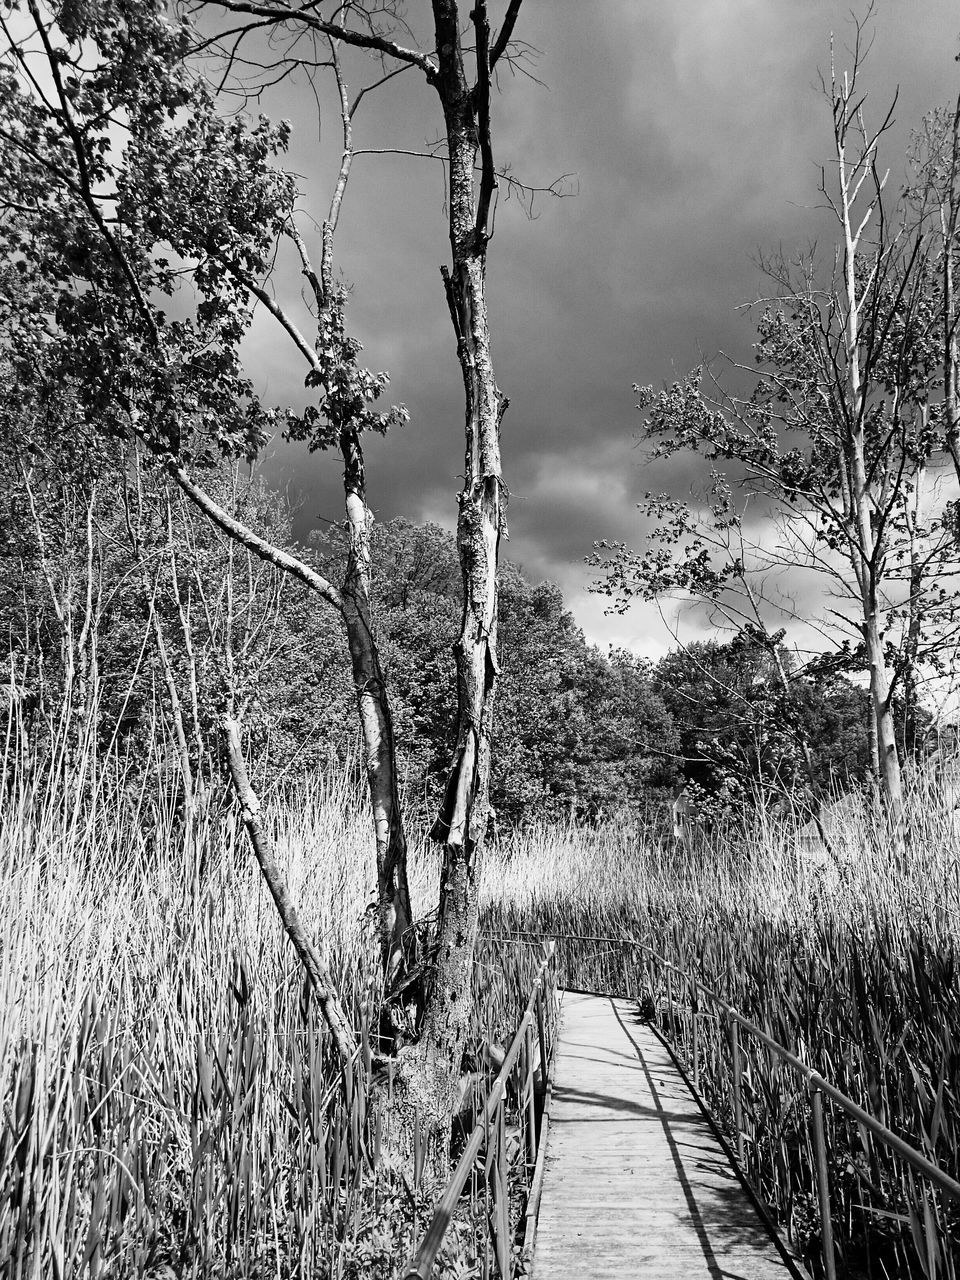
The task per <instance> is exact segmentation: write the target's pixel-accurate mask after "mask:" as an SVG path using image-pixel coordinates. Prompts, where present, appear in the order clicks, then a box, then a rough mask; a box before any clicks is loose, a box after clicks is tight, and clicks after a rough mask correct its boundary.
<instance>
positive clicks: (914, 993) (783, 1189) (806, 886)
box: [485, 775, 960, 1280]
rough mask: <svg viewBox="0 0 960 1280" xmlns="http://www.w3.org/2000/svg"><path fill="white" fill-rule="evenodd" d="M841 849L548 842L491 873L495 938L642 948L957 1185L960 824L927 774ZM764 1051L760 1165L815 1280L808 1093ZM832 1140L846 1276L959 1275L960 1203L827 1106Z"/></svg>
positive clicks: (588, 973) (650, 996)
mask: <svg viewBox="0 0 960 1280" xmlns="http://www.w3.org/2000/svg"><path fill="white" fill-rule="evenodd" d="M837 853H838V860H837V862H836V863H834V862H833V861H831V860H830V859H828V858H825V857H823V856H822V855H819V856H818V855H811V854H809V853H807V852H805V851H804V849H803V847H802V842H801V839H800V835H799V831H798V830H797V829H796V828H795V827H790V826H789V825H788V826H783V825H773V824H771V823H769V822H765V821H763V820H759V821H758V822H757V823H756V825H755V826H754V827H753V829H752V830H748V831H747V832H745V833H744V832H742V831H741V832H737V833H735V834H729V835H725V834H723V833H720V834H719V835H717V836H715V837H714V838H713V839H712V840H709V841H704V842H703V844H702V846H701V848H700V849H699V850H698V851H697V853H696V854H695V855H692V856H691V855H687V854H683V855H678V854H676V853H675V852H674V851H673V850H668V849H664V848H663V847H658V846H655V845H652V844H649V843H647V842H646V840H645V837H644V833H642V832H634V831H629V830H626V829H623V828H621V829H619V830H617V831H613V832H604V831H593V830H586V831H583V830H577V829H572V830H568V831H566V832H550V831H539V832H533V833H531V834H530V835H528V836H527V837H526V839H525V841H523V842H521V843H520V844H518V845H517V846H516V847H514V848H512V849H510V850H504V851H502V853H501V855H500V857H499V859H498V861H497V863H496V865H493V866H490V867H488V873H487V880H486V896H485V925H486V928H487V929H488V930H489V931H490V932H492V933H494V934H502V935H508V934H510V933H511V932H513V931H516V930H520V931H523V932H525V933H526V934H527V935H528V936H530V935H532V936H548V935H553V934H569V935H578V936H580V937H581V938H589V937H591V936H609V937H613V938H631V937H632V938H640V939H642V940H643V941H645V942H647V943H649V944H650V945H651V946H652V947H653V948H655V949H656V950H657V951H659V952H660V953H661V954H663V955H664V956H665V957H666V958H667V959H669V960H671V961H672V962H674V963H675V964H677V965H679V966H680V967H682V968H684V969H686V970H688V971H691V972H693V973H694V974H696V975H697V976H698V977H699V978H700V979H701V980H702V981H704V982H705V983H706V984H707V985H708V986H710V987H712V988H714V989H716V990H718V991H719V992H720V993H721V994H722V996H723V997H724V999H725V1000H727V1001H729V1003H731V1004H733V1005H734V1006H736V1007H737V1008H738V1009H739V1010H740V1011H741V1012H742V1013H743V1014H744V1015H745V1016H746V1017H748V1018H750V1019H751V1020H752V1021H754V1022H756V1023H757V1024H759V1026H760V1027H761V1028H762V1029H763V1030H765V1031H766V1032H767V1034H769V1035H770V1036H772V1037H773V1038H774V1039H776V1040H778V1041H779V1042H780V1043H782V1044H783V1045H784V1046H786V1047H787V1048H789V1049H791V1050H792V1051H793V1052H794V1053H796V1054H797V1055H798V1056H800V1057H801V1058H802V1059H803V1060H804V1061H805V1062H807V1063H809V1065H810V1066H811V1068H813V1069H814V1070H816V1071H818V1072H819V1073H820V1074H821V1075H822V1076H824V1077H825V1078H826V1079H828V1080H830V1081H831V1082H832V1083H833V1084H835V1085H836V1086H837V1087H838V1088H839V1089H840V1090H842V1091H843V1092H844V1093H846V1094H847V1095H848V1096H849V1097H851V1098H852V1099H853V1100H854V1101H855V1102H857V1103H858V1104H859V1105H860V1106H862V1107H863V1108H864V1109H865V1110H867V1111H868V1112H870V1113H871V1114H873V1115H875V1116H876V1117H877V1118H878V1119H879V1120H880V1121H881V1122H882V1123H883V1124H885V1125H887V1126H888V1127H889V1128H891V1129H893V1130H894V1131H895V1132H897V1133H898V1134H900V1135H901V1136H902V1137H904V1138H905V1139H906V1140H907V1141H908V1142H910V1143H911V1145H914V1146H915V1147H917V1148H918V1149H919V1150H920V1151H922V1152H923V1153H924V1154H925V1155H927V1156H928V1157H929V1158H930V1159H932V1160H934V1161H935V1162H936V1163H937V1164H939V1165H940V1167H941V1168H943V1169H944V1171H945V1172H947V1173H948V1174H949V1175H950V1176H952V1177H953V1178H957V1176H958V1173H960V1096H958V1095H960V984H958V961H960V945H958V944H960V825H958V814H957V813H956V811H954V810H952V809H951V808H950V807H949V806H948V805H947V804H946V803H945V801H944V798H943V797H942V796H940V795H938V793H937V789H936V787H935V786H933V785H931V780H930V779H929V778H926V777H924V776H922V775H920V776H917V777H915V778H914V781H913V788H912V790H911V792H910V794H909V795H908V797H907V809H906V814H905V818H904V821H903V823H902V824H901V825H900V826H898V827H896V828H892V827H890V826H889V825H888V824H887V823H886V822H885V821H884V820H883V818H882V816H881V815H879V814H877V813H876V812H874V811H873V810H872V809H871V808H870V807H869V806H867V805H866V804H864V805H861V806H851V807H850V808H849V809H848V810H847V812H846V815H845V819H844V823H843V825H842V827H841V828H840V829H839V831H838V838H837ZM625 962H626V963H625ZM644 977H645V966H641V965H640V964H639V962H638V961H637V959H636V958H635V955H634V953H632V952H630V951H625V950H624V948H623V947H622V946H620V945H619V944H615V943H610V942H607V943H591V942H588V941H581V942H575V941H572V942H569V943H566V944H565V945H564V946H563V947H562V949H561V980H562V981H564V982H566V983H567V984H568V985H570V986H573V987H580V988H585V989H591V990H615V991H620V992H621V993H623V994H627V993H628V991H629V993H630V994H637V991H638V988H640V987H641V986H642V984H643V981H644ZM647 984H648V985H647V989H646V990H645V991H644V992H642V993H641V995H642V998H643V1000H644V1001H645V1003H646V1005H647V1007H648V1008H649V1010H650V1011H651V1012H655V1011H657V1012H659V1014H660V1022H661V1029H662V1030H663V1031H664V1032H665V1034H667V1036H668V1037H669V1038H672V1039H673V1040H674V1041H675V1042H679V1044H680V1047H681V1049H684V1048H686V1049H688V1050H689V1048H690V1035H689V1025H690V1024H689V1020H687V1021H685V1023H684V1026H682V1027H681V1026H680V1025H670V1021H669V1017H668V1015H667V1013H666V1010H665V1008H664V1003H665V1002H664V995H665V992H664V986H663V977H662V975H660V976H650V977H649V978H647ZM691 1012H692V1011H691ZM697 1017H698V1026H699V1041H700V1054H699V1059H698V1064H697V1065H698V1077H699V1080H700V1084H701V1088H702V1091H703V1092H704V1094H705V1096H706V1098H707V1101H708V1103H709V1104H710V1106H711V1109H712V1110H713V1112H714V1115H715V1116H716V1118H717V1119H718V1120H719V1122H720V1123H721V1124H722V1125H723V1126H725V1127H726V1129H727V1131H728V1133H729V1134H730V1136H731V1139H732V1140H733V1142H734V1145H735V1144H736V1136H737V1135H736V1132H735V1127H734V1116H733V1111H732V1104H731V1100H730V1099H731V1094H730V1078H731V1067H732V1063H731V1059H730V1048H729V1044H728V1041H727V1031H726V1029H725V1028H723V1027H721V1026H719V1025H718V1024H717V1020H716V1018H715V1017H714V1018H713V1020H712V1023H711V1015H710V1014H709V1012H708V1011H705V1010H703V1009H700V1010H699V1011H698V1012H697ZM751 1054H752V1056H751ZM751 1054H747V1053H745V1055H744V1058H743V1070H744V1097H745V1120H744V1126H745V1132H742V1138H743V1140H744V1145H745V1159H746V1165H747V1169H748V1172H749V1174H750V1176H751V1177H752V1179H753V1181H754V1182H755V1184H756V1185H757V1187H758V1189H759V1190H760V1192H761V1194H762V1196H763V1198H764V1199H765V1200H766V1201H767V1202H768V1203H769V1204H770V1205H772V1206H773V1207H774V1209H775V1210H776V1211H777V1212H778V1214H779V1215H780V1218H781V1221H782V1222H783V1223H784V1225H785V1226H786V1227H787V1228H788V1230H789V1232H790V1234H791V1236H792V1238H793V1240H794V1242H795V1244H796V1245H797V1247H798V1248H799V1250H800V1251H801V1252H802V1253H803V1255H804V1256H805V1257H806V1259H807V1261H808V1263H809V1264H810V1266H811V1267H812V1269H813V1270H814V1272H815V1273H816V1272H818V1268H819V1265H820V1263H819V1257H820V1243H821V1242H820V1238H819V1224H818V1215H817V1212H816V1193H815V1177H814V1170H813V1159H814V1157H813V1152H812V1151H811V1149H810V1140H809V1136H808V1127H807V1118H808V1117H807V1112H806V1110H805V1108H806V1106H807V1102H806V1093H805V1089H804V1086H803V1082H802V1081H800V1080H798V1079H797V1078H795V1077H791V1075H790V1074H789V1073H788V1072H784V1071H783V1070H781V1069H780V1068H778V1067H777V1065H776V1063H775V1062H773V1061H772V1060H771V1059H770V1058H769V1056H768V1055H766V1054H763V1053H758V1052H754V1051H751ZM827 1138H828V1147H829V1152H830V1159H829V1164H830V1181H831V1187H832V1195H833V1200H834V1231H835V1235H836V1240H837V1244H838V1253H839V1265H838V1271H839V1274H840V1275H843V1276H849V1277H854V1276H889V1277H891V1280H893V1277H907V1276H921V1275H923V1276H930V1277H933V1276H935V1275H936V1276H944V1277H953V1276H955V1275H956V1274H957V1269H958V1265H960V1264H958V1260H957V1255H958V1253H960V1214H958V1209H960V1207H958V1206H955V1205H953V1204H952V1203H950V1202H941V1201H940V1199H939V1198H938V1197H936V1196H933V1195H932V1194H931V1193H930V1192H929V1189H928V1188H926V1187H924V1186H923V1185H922V1182H921V1181H919V1180H917V1179H916V1178H914V1177H913V1176H912V1175H911V1173H910V1171H909V1170H908V1169H906V1168H905V1167H904V1166H903V1165H902V1162H900V1161H899V1160H898V1159H897V1158H895V1157H892V1156H891V1155H889V1154H888V1153H887V1152H885V1151H884V1150H883V1149H882V1148H880V1147H879V1146H878V1145H877V1144H875V1143H874V1142H873V1141H871V1140H869V1138H868V1137H867V1135H865V1134H864V1133H861V1132H860V1131H859V1130H858V1127H857V1126H856V1125H855V1124H852V1123H849V1122H847V1121H846V1120H845V1119H844V1117H843V1116H842V1115H841V1114H838V1113H836V1112H833V1111H831V1110H830V1109H829V1108H828V1109H827Z"/></svg>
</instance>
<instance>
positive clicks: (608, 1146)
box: [533, 992, 802, 1280]
mask: <svg viewBox="0 0 960 1280" xmlns="http://www.w3.org/2000/svg"><path fill="white" fill-rule="evenodd" d="M799 1274H802V1273H800V1272H799V1271H798V1270H797V1269H796V1268H794V1267H793V1266H791V1264H790V1263H789V1262H788V1261H787V1259H786V1258H785V1256H784V1253H783V1250H782V1248H781V1246H780V1244H779V1242H778V1241H776V1240H775V1238H774V1237H773V1235H772V1234H771V1233H770V1232H769V1231H768V1229H767V1227H766V1226H765V1224H764V1223H763V1221H762V1219H761V1218H760V1216H759V1214H758V1213H757V1211H756V1209H755V1207H754V1205H753V1204H752V1203H751V1201H750V1198H749V1196H748V1195H747V1193H746V1192H745V1190H744V1189H743V1186H742V1185H741V1183H740V1180H739V1179H738V1177H737V1175H736V1173H735V1172H734V1170H733V1169H732V1168H731V1166H730V1164H729V1162H728V1160H727V1158H726V1155H725V1153H724V1151H723V1148H722V1147H721V1146H720V1144H719V1142H718V1141H717V1138H716V1136H715V1134H714V1133H713V1130H712V1129H711V1127H710V1125H709V1123H708V1121H707V1120H706V1118H705V1117H704V1115H703V1113H702V1111H701V1110H700V1108H699V1106H698V1105H697V1102H696V1100H695V1099H694V1097H693V1096H692V1094H691V1093H690V1091H689V1089H688V1088H687V1086H686V1084H685V1083H684V1080H683V1077H682V1076H681V1075H680V1073H679V1071H678V1070H677V1068H676V1066H675V1065H674V1063H673V1061H672V1059H671V1058H670V1055H669V1054H668V1053H667V1051H666V1049H665V1048H664V1047H663V1045H662V1044H661V1043H660V1041H659V1040H658V1039H657V1037H656V1036H655V1035H654V1034H653V1033H652V1032H651V1031H649V1030H648V1029H647V1028H645V1027H643V1026H642V1025H641V1024H640V1023H639V1021H638V1020H637V1018H636V1013H635V1006H634V1005H632V1003H631V1002H629V1001H626V1000H612V999H607V998H605V997H601V996H587V995H580V994H575V993H572V992H566V993H565V994H564V1001H563V1024H562V1028H561V1034H560V1042H559V1045H558V1049H557V1060H556V1066H555V1075H554V1090H553V1105H552V1108H551V1122H550V1133H549V1137H548V1140H547V1151H546V1174H545V1179H544V1188H543V1196H542V1200H541V1205H540V1222H539V1228H538V1232H537V1246H536V1251H535V1254H534V1261H533V1280H561V1277H562V1280H569V1277H570V1276H572V1275H589V1276H591V1277H596V1278H597V1280H622V1278H624V1277H631V1278H633V1280H701V1277H702V1278H703V1280H789V1278H790V1277H793V1276H796V1275H799Z"/></svg>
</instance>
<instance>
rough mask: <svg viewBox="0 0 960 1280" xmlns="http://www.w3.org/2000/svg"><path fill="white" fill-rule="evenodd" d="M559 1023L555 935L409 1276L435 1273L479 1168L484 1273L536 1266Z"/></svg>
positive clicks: (424, 1279) (505, 1278) (411, 1279)
mask: <svg viewBox="0 0 960 1280" xmlns="http://www.w3.org/2000/svg"><path fill="white" fill-rule="evenodd" d="M557 1023H558V1002H557V975H556V964H555V947H554V944H553V943H552V942H551V943H548V944H547V945H546V956H545V958H544V961H543V963H542V964H541V966H540V968H539V970H538V971H537V976H536V978H535V979H534V982H533V986H532V988H531V992H530V998H529V1000H528V1001H527V1005H526V1008H525V1009H524V1013H523V1017H522V1018H521V1020H520V1025H519V1027H518V1028H517V1031H516V1034H515V1035H514V1037H513V1040H512V1041H511V1042H510V1046H509V1048H508V1049H507V1053H506V1056H505V1058H504V1060H503V1065H502V1066H501V1068H500V1070H499V1072H498V1073H497V1077H496V1079H495V1080H494V1082H493V1085H492V1086H491V1088H490V1092H489V1093H488V1094H487V1097H486V1100H485V1101H484V1103H483V1106H482V1109H481V1111H480V1118H479V1119H478V1121H477V1123H476V1125H475V1126H474V1128H473V1131H472V1132H471V1134H470V1136H469V1137H468V1139H467V1142H466V1146H465V1147H464V1149H463V1153H462V1154H461V1156H460V1159H459V1161H458V1162H457V1166H456V1168H455V1169H454V1171H453V1173H452V1175H451V1177H450V1180H449V1182H448V1183H447V1186H446V1188H445V1190H444V1193H443V1196H442V1197H441V1199H440V1201H439V1203H438V1204H437V1207H436V1209H435V1211H434V1215H433V1220H432V1221H431V1223H430V1226H429V1228H428V1230H427V1233H426V1235H425V1236H424V1237H423V1239H422V1241H421V1242H420V1245H419V1247H418V1248H417V1250H416V1252H415V1254H414V1256H413V1258H412V1260H411V1261H410V1263H409V1264H408V1266H407V1268H406V1270H405V1271H404V1272H402V1275H403V1280H430V1277H431V1276H432V1275H433V1271H434V1265H435V1263H436V1260H437V1255H438V1253H439V1252H440V1248H441V1246H442V1244H443V1240H444V1236H445V1235H446V1233H447V1229H448V1228H449V1226H450V1224H451V1222H452V1221H453V1217H454V1214H455V1212H456V1210H457V1207H458V1205H459V1204H460V1201H461V1198H462V1196H463V1193H464V1188H465V1187H466V1186H467V1182H468V1179H470V1178H471V1175H473V1178H472V1182H471V1188H470V1190H471V1205H470V1220H471V1221H473V1222H478V1223H479V1224H480V1233H481V1237H482V1238H481V1239H480V1240H479V1241H478V1246H477V1255H478V1256H477V1261H478V1263H479V1265H480V1274H481V1277H482V1278H483V1280H487V1277H494V1276H499V1277H500V1278H501V1280H511V1277H513V1276H515V1275H522V1274H524V1273H525V1271H526V1270H527V1269H528V1267H529V1262H530V1258H531V1256H532V1252H533V1243H534V1238H535V1234H536V1215H537V1208H538V1204H539V1196H540V1188H541V1186H542V1182H543V1153H544V1148H545V1145H546V1126H547V1120H546V1117H547V1109H546V1101H547V1094H548V1090H549V1080H550V1069H551V1065H552V1062H553V1051H554V1046H555V1043H556V1033H557ZM521 1206H522V1207H521ZM518 1210H519V1218H518Z"/></svg>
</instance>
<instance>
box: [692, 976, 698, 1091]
mask: <svg viewBox="0 0 960 1280" xmlns="http://www.w3.org/2000/svg"><path fill="white" fill-rule="evenodd" d="M690 1054H691V1057H692V1058H693V1087H694V1088H695V1089H696V1090H697V1092H698V1093H699V1092H700V1028H699V1027H698V1025H697V984H696V982H695V981H694V979H693V978H691V979H690Z"/></svg>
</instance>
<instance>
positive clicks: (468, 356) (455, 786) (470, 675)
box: [404, 0, 506, 1135]
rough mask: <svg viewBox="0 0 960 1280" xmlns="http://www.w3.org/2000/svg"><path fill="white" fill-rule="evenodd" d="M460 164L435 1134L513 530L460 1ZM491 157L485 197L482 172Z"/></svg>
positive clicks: (441, 38)
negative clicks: (452, 628) (457, 424)
mask: <svg viewBox="0 0 960 1280" xmlns="http://www.w3.org/2000/svg"><path fill="white" fill-rule="evenodd" d="M433 12H434V20H435V24H436V34H437V43H436V48H437V58H438V62H439V70H438V73H437V75H436V79H435V84H436V88H437V91H438V93H439V95H440V100H441V103H442V105H443V112H444V120H445V123H446V132H447V143H448V155H449V162H450V193H449V217H450V245H451V251H452V259H453V263H452V267H451V268H450V269H449V270H448V269H444V270H443V280H444V286H445V288H446V293H447V303H448V305H449V308H450V317H451V320H452V322H453V328H454V333H455V335H456V339H457V356H458V359H459V362H460V370H461V374H462V377H463V387H464V399H465V415H464V429H465V443H466V452H465V461H464V484H463V488H462V490H461V492H460V494H459V499H458V503H459V511H458V518H457V549H458V552H459V556H460V566H461V570H462V573H463V613H462V617H461V626H460V634H459V637H458V639H457V641H456V644H455V646H454V652H455V656H456V663H457V740H456V747H455V751H454V758H453V763H452V766H451V769H450V773H449V775H448V778H447V784H446V788H445V792H444V796H443V800H442V803H441V806H440V811H439V813H438V815H437V818H436V821H435V823H434V826H433V829H432V832H431V835H432V837H433V839H434V840H436V841H438V842H439V843H441V844H442V845H443V869H442V873H441V881H440V901H439V914H438V921H437V933H436V938H435V953H434V962H433V965H432V968H431V972H430V978H429V982H428V987H427V1004H426V1011H425V1016H424V1023H423V1031H422V1036H421V1039H420V1043H419V1044H418V1045H417V1047H416V1049H415V1050H414V1051H413V1053H412V1055H411V1056H410V1057H409V1059H408V1060H407V1061H406V1062H405V1063H404V1074H405V1077H406V1080H407V1083H408V1087H409V1089H410V1091H411V1096H412V1098H413V1099H414V1100H415V1101H416V1102H417V1104H418V1107H419V1113H420V1116H421V1118H422V1119H423V1120H424V1121H425V1123H426V1124H427V1126H428V1128H429V1129H430V1131H431V1132H433V1133H435V1134H438V1135H443V1134H444V1133H445V1132H446V1131H447V1129H448V1126H449V1122H450V1116H451V1112H452V1108H453V1103H454V1100H455V1097H456V1091H457V1086H458V1081H459V1076H460V1071H461V1064H462V1057H463V1050H464V1046H465V1042H466V1037H467V1032H468V1029H469V1024H470V1014H471V1008H472V977H473V951H474V944H475V942H476V936H477V924H478V915H479V898H478V883H479V871H480V862H481V858H482V854H483V847H484V841H485V837H486V830H487V822H488V819H489V813H490V801H489V779H490V744H491V733H492V727H493V701H494V694H495V692H496V684H497V675H498V672H499V668H498V664H497V557H498V551H499V545H500V534H501V529H502V525H503V507H504V489H503V480H502V474H501V464H500V420H501V418H502V416H503V412H504V410H505V408H506V400H505V399H504V397H503V396H502V395H501V394H500V391H499V389H498V388H497V384H496V379H495V377H494V371H493V362H492V359H491V353H490V332H489V327H488V322H487V303H486V296H485V288H484V286H485V268H486V247H487V240H488V231H487V217H488V213H489V208H490V199H491V194H492V190H493V187H494V184H495V178H494V171H493V165H492V156H491V153H490V143H489V97H490V80H489V74H490V55H489V27H488V25H487V19H486V9H485V5H484V4H482V3H478V4H477V6H476V8H475V9H474V10H473V13H472V15H471V16H472V18H473V23H474V28H475V31H476V37H477V84H476V86H475V87H474V88H473V89H472V90H471V89H470V88H469V87H468V84H467V80H466V75H465V72H464V65H463V54H462V49H461V44H460V30H459V22H458V15H457V5H456V3H454V0H433ZM478 152H479V153H480V156H481V178H480V189H479V193H478V192H477V191H476V190H475V187H474V166H475V164H476V160H477V155H478Z"/></svg>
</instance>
